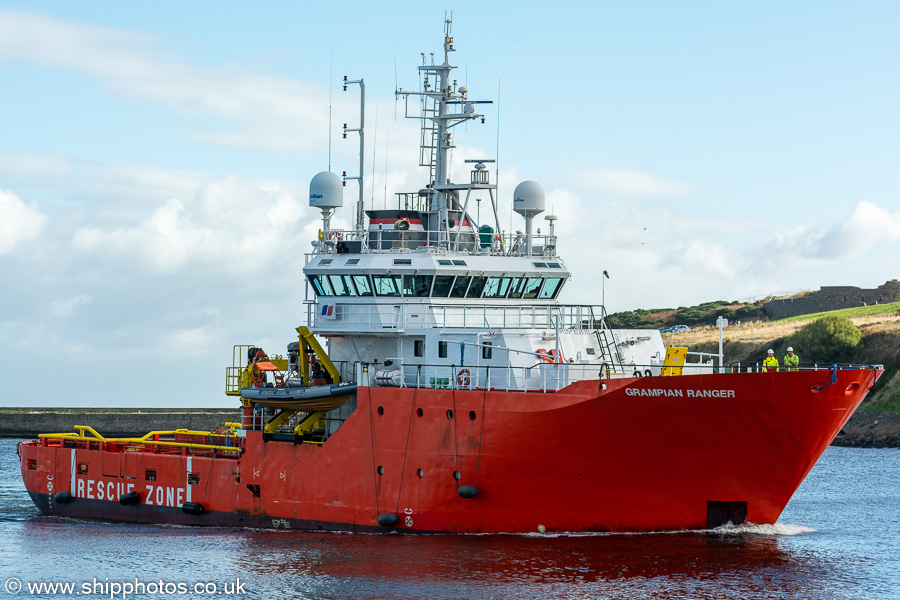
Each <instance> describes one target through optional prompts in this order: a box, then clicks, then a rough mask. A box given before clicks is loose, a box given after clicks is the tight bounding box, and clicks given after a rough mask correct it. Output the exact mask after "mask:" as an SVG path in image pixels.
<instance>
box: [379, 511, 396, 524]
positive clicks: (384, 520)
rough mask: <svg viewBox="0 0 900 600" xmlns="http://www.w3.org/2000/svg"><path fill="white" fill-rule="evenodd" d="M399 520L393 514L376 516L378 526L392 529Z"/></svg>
mask: <svg viewBox="0 0 900 600" xmlns="http://www.w3.org/2000/svg"><path fill="white" fill-rule="evenodd" d="M399 520H400V519H398V518H397V515H395V514H394V513H382V514H380V515H378V524H379V525H381V526H382V527H394V526H395V525H397V522H398V521H399Z"/></svg>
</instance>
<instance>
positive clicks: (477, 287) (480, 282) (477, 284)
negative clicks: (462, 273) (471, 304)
mask: <svg viewBox="0 0 900 600" xmlns="http://www.w3.org/2000/svg"><path fill="white" fill-rule="evenodd" d="M485 283H487V277H473V278H472V285H470V286H469V293H468V294H466V298H481V292H482V290H484V285H485Z"/></svg>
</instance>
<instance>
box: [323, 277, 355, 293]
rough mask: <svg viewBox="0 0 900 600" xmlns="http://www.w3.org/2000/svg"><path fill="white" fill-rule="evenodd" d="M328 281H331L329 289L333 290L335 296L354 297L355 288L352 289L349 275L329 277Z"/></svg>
mask: <svg viewBox="0 0 900 600" xmlns="http://www.w3.org/2000/svg"><path fill="white" fill-rule="evenodd" d="M328 279H329V281H331V289H333V290H334V295H335V296H355V295H356V288H354V287H353V283H351V282H350V276H349V275H329V276H328Z"/></svg>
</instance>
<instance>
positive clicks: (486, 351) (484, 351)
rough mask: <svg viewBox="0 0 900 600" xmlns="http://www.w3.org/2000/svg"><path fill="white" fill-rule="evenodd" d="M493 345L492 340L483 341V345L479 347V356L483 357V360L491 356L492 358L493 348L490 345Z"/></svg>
mask: <svg viewBox="0 0 900 600" xmlns="http://www.w3.org/2000/svg"><path fill="white" fill-rule="evenodd" d="M493 345H494V343H493V342H485V343H484V345H483V346H482V347H481V358H483V359H485V360H490V359H491V358H493V356H494V349H493V348H492V347H491V346H493Z"/></svg>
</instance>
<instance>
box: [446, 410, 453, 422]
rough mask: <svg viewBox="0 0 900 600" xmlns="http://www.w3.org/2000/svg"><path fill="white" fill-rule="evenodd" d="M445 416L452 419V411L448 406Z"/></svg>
mask: <svg viewBox="0 0 900 600" xmlns="http://www.w3.org/2000/svg"><path fill="white" fill-rule="evenodd" d="M447 418H448V419H450V420H453V411H452V410H450V409H449V408H448V409H447Z"/></svg>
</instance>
